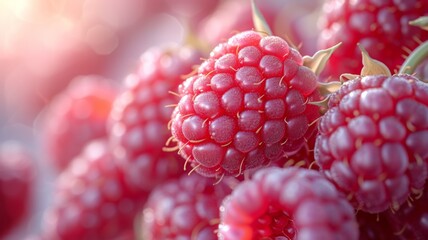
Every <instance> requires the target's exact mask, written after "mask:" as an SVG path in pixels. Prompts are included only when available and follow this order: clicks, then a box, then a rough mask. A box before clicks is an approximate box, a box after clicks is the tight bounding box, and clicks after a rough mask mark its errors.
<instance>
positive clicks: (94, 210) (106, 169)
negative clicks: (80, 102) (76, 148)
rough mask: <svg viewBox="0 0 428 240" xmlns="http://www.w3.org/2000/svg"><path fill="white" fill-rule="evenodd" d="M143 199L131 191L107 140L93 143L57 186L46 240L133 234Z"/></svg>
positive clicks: (75, 161) (49, 213) (62, 174)
mask: <svg viewBox="0 0 428 240" xmlns="http://www.w3.org/2000/svg"><path fill="white" fill-rule="evenodd" d="M142 197H144V196H141V195H139V194H138V193H137V192H135V191H134V190H133V189H131V188H129V187H128V186H127V185H126V183H125V181H124V173H123V172H122V171H121V169H120V168H118V167H117V166H116V165H115V163H114V160H113V157H112V155H111V152H110V151H109V146H108V144H107V143H106V141H104V140H94V141H92V142H90V143H89V144H88V145H87V146H86V147H85V148H84V149H83V151H82V153H81V154H80V155H79V156H77V157H76V158H75V159H74V160H73V162H72V163H71V164H70V165H69V167H68V168H67V169H66V170H65V171H63V172H62V173H61V175H60V176H59V178H58V180H57V183H56V190H55V192H54V198H53V199H54V201H53V203H52V205H51V206H50V207H49V209H48V210H47V213H46V215H45V221H44V229H43V230H44V235H43V236H46V239H53V240H55V239H62V240H66V239H88V240H89V239H118V237H120V236H121V235H123V234H129V232H130V231H132V228H133V221H134V217H135V215H136V214H137V212H138V211H139V210H140V209H141V207H142V206H140V204H141V202H142Z"/></svg>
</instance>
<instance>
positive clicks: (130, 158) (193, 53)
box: [108, 46, 200, 192]
mask: <svg viewBox="0 0 428 240" xmlns="http://www.w3.org/2000/svg"><path fill="white" fill-rule="evenodd" d="M199 57H200V53H199V52H198V51H197V50H195V49H194V48H191V47H179V46H167V47H156V48H151V49H148V50H147V51H146V52H144V53H143V54H142V56H141V58H140V61H139V62H138V65H137V68H136V69H135V70H134V71H133V72H132V73H131V74H129V75H128V76H127V77H126V79H125V81H126V82H125V83H126V88H125V90H124V92H123V93H121V95H120V96H119V97H118V98H117V99H116V100H115V102H114V104H113V110H112V112H111V115H110V116H109V127H108V134H109V140H110V145H111V147H112V149H113V153H114V155H115V156H116V158H117V159H118V164H119V165H120V166H121V167H122V168H123V169H124V170H125V171H126V178H127V181H128V182H129V183H130V184H132V185H134V186H136V187H139V188H140V189H141V190H143V191H146V192H149V191H151V189H152V188H153V187H154V186H156V185H157V184H159V183H161V182H163V181H165V180H167V179H169V178H173V177H177V176H179V175H180V174H181V173H182V172H183V165H184V160H183V159H181V158H180V157H179V156H178V155H177V153H175V152H166V151H164V150H163V148H164V147H165V143H166V142H167V140H168V138H170V136H171V133H170V131H169V130H168V122H169V121H170V119H171V113H172V111H173V108H171V105H174V104H177V102H178V100H179V98H178V97H177V96H176V95H174V94H173V92H176V91H177V89H178V86H179V84H180V83H181V82H182V81H183V80H182V75H185V74H188V73H190V72H191V71H192V66H193V65H195V64H197V63H198V62H199V61H200V59H199Z"/></svg>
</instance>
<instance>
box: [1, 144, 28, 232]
mask: <svg viewBox="0 0 428 240" xmlns="http://www.w3.org/2000/svg"><path fill="white" fill-rule="evenodd" d="M34 175H35V169H34V166H33V163H32V158H31V156H30V154H29V152H27V150H26V149H25V148H24V146H22V145H21V144H20V143H19V142H15V141H7V142H3V143H1V144H0V238H2V239H3V237H4V236H5V235H7V233H8V232H10V231H11V230H12V229H13V228H14V227H16V226H17V225H18V224H19V223H20V222H22V221H23V219H24V218H25V216H26V214H27V213H28V210H29V206H30V202H29V199H30V197H31V195H32V186H33V184H32V181H33V180H34Z"/></svg>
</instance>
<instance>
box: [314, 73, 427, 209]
mask: <svg viewBox="0 0 428 240" xmlns="http://www.w3.org/2000/svg"><path fill="white" fill-rule="evenodd" d="M427 96H428V85H427V84H425V83H423V82H421V81H419V80H418V79H417V78H415V77H412V76H410V75H405V74H401V75H394V76H392V77H387V76H381V75H372V76H366V77H362V78H361V77H360V78H357V79H354V80H351V81H349V82H346V83H345V84H344V85H343V86H342V87H341V88H340V90H339V91H338V92H336V93H334V94H333V95H332V96H331V98H330V101H329V110H328V111H327V113H326V114H325V115H324V116H323V117H322V118H321V120H320V122H319V132H320V134H319V136H318V138H317V141H316V145H315V160H316V162H317V163H318V165H319V166H320V168H321V169H322V170H323V171H325V173H326V174H327V175H328V176H329V177H330V178H331V179H332V180H333V181H334V182H335V183H336V184H337V185H338V187H339V188H340V189H341V190H343V191H344V192H345V193H346V194H349V197H350V198H351V199H352V201H353V202H354V204H355V207H357V208H359V209H361V210H363V211H367V212H371V213H378V212H381V211H384V210H386V209H388V208H389V207H391V208H393V209H396V208H398V207H399V206H400V205H401V204H402V203H403V202H404V201H406V199H407V198H408V197H409V195H410V194H411V193H412V192H418V191H420V190H421V189H423V185H424V183H425V180H426V178H427V163H426V162H427V160H428V149H427V148H426V146H428V121H427V119H428V100H427V99H428V98H427Z"/></svg>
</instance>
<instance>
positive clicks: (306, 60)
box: [303, 43, 342, 76]
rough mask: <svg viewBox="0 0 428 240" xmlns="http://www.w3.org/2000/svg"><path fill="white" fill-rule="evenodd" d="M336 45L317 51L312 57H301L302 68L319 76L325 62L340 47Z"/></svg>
mask: <svg viewBox="0 0 428 240" xmlns="http://www.w3.org/2000/svg"><path fill="white" fill-rule="evenodd" d="M341 44H342V43H338V44H336V45H334V46H333V47H331V48H328V49H323V50H319V51H318V52H316V53H315V54H314V55H313V56H304V57H303V66H305V67H308V68H309V69H311V70H312V71H313V72H314V73H315V75H317V76H319V75H320V73H321V72H322V71H323V70H324V68H325V65H326V64H327V61H328V60H329V59H330V57H331V55H332V54H333V52H334V51H335V50H336V49H337V48H338V47H339V46H340V45H341Z"/></svg>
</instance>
